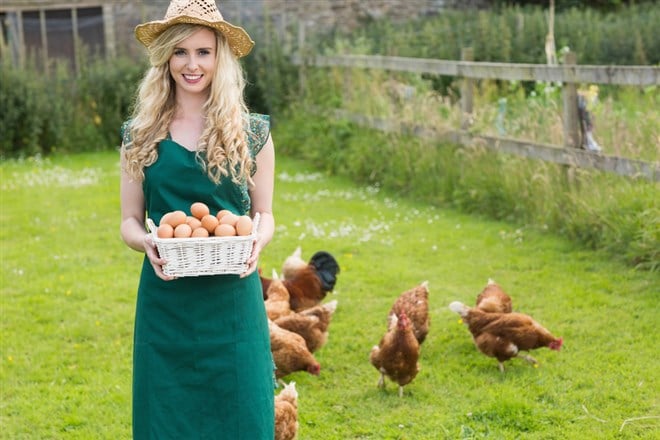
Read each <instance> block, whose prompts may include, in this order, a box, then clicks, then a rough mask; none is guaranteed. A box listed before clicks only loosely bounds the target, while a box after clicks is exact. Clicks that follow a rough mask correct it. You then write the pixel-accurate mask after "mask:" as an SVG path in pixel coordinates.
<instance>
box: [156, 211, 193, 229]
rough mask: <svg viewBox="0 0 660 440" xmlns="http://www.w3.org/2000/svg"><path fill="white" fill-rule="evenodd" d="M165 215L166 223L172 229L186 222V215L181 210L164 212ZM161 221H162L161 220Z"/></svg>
mask: <svg viewBox="0 0 660 440" xmlns="http://www.w3.org/2000/svg"><path fill="white" fill-rule="evenodd" d="M166 217H167V222H166V223H168V224H170V225H172V227H173V228H174V229H176V227H177V226H179V225H181V224H184V223H186V219H188V216H187V215H186V213H185V212H183V211H172V212H171V213H169V215H167V214H166ZM161 223H163V221H162V220H161ZM191 232H192V230H191Z"/></svg>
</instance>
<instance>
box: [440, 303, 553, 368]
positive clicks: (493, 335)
mask: <svg viewBox="0 0 660 440" xmlns="http://www.w3.org/2000/svg"><path fill="white" fill-rule="evenodd" d="M449 308H450V309H451V310H452V311H454V312H456V313H458V314H459V315H461V318H462V319H463V322H464V323H465V324H467V326H468V328H469V329H470V333H472V338H473V339H474V343H475V345H476V346H477V348H478V349H479V351H481V352H482V353H483V354H485V355H486V356H490V357H494V358H495V359H497V361H498V362H499V368H500V371H501V372H504V362H506V361H508V360H509V359H511V358H514V357H517V356H518V357H522V358H523V359H525V360H526V361H527V362H530V363H532V364H535V365H537V364H538V362H537V361H536V359H534V358H533V357H531V356H529V355H528V354H521V353H520V352H521V351H528V350H534V349H537V348H541V347H548V348H550V349H551V350H557V351H559V350H560V349H561V346H562V344H563V339H562V338H556V337H555V336H553V335H552V334H551V333H550V332H549V331H548V330H546V329H545V328H544V327H543V326H542V325H541V324H539V323H538V322H536V321H535V320H534V319H532V317H530V316H528V315H525V314H523V313H489V312H484V311H483V310H480V309H478V308H476V307H468V306H466V305H465V304H463V303H461V302H459V301H454V302H452V303H451V304H450V305H449Z"/></svg>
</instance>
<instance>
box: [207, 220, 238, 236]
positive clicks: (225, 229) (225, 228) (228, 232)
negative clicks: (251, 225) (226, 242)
mask: <svg viewBox="0 0 660 440" xmlns="http://www.w3.org/2000/svg"><path fill="white" fill-rule="evenodd" d="M213 234H214V235H216V236H217V237H231V236H234V235H236V229H235V228H234V227H233V226H232V225H228V224H226V223H221V224H219V225H218V227H217V228H215V231H214V232H213Z"/></svg>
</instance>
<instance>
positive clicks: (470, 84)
mask: <svg viewBox="0 0 660 440" xmlns="http://www.w3.org/2000/svg"><path fill="white" fill-rule="evenodd" d="M461 61H474V51H473V50H472V48H471V47H466V48H463V49H462V50H461ZM473 89H474V80H473V79H472V78H463V80H462V82H461V129H463V130H467V129H468V128H469V127H470V125H471V124H472V110H473V109H472V107H473V103H474V99H473Z"/></svg>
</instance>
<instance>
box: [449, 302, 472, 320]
mask: <svg viewBox="0 0 660 440" xmlns="http://www.w3.org/2000/svg"><path fill="white" fill-rule="evenodd" d="M449 309H450V310H451V311H452V312H456V313H458V314H459V315H461V317H465V316H467V314H468V311H469V310H470V308H469V307H468V306H466V305H465V304H463V303H462V302H460V301H453V302H452V303H451V304H449Z"/></svg>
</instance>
